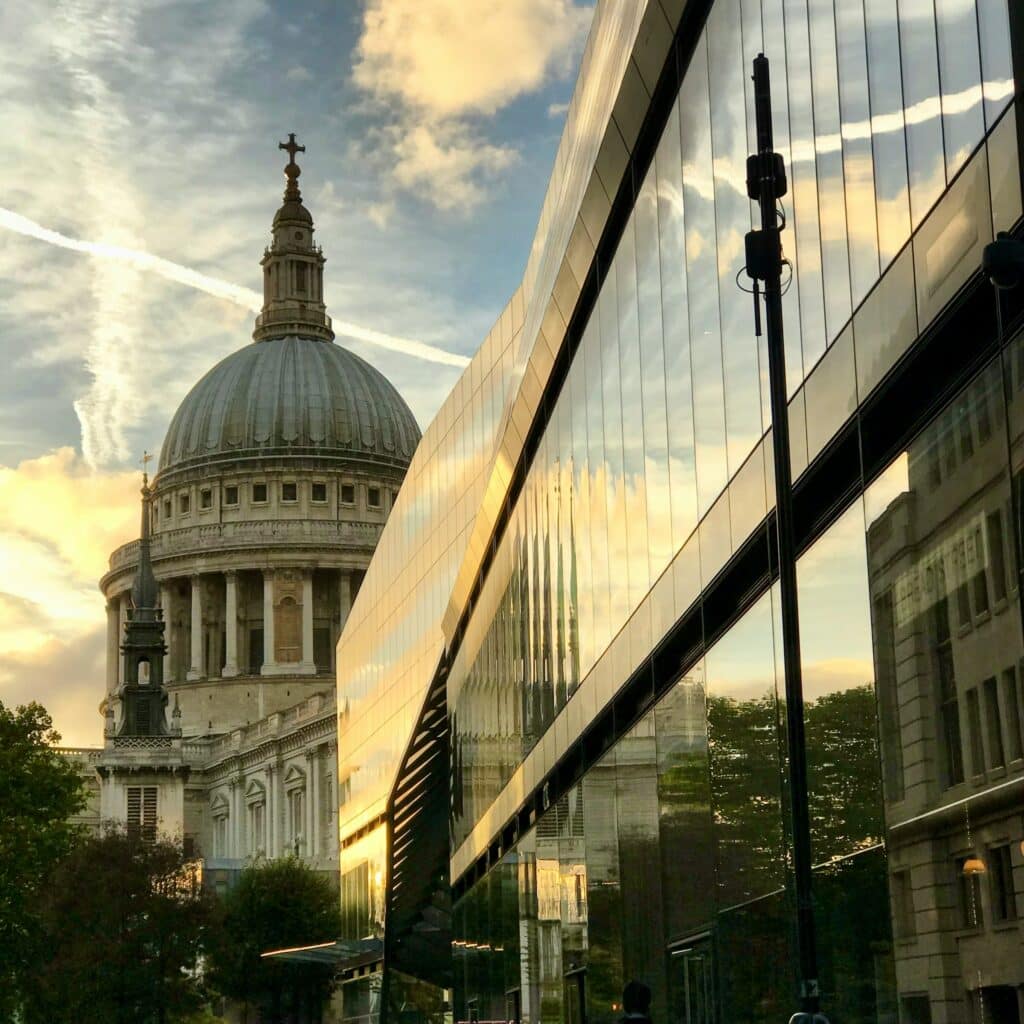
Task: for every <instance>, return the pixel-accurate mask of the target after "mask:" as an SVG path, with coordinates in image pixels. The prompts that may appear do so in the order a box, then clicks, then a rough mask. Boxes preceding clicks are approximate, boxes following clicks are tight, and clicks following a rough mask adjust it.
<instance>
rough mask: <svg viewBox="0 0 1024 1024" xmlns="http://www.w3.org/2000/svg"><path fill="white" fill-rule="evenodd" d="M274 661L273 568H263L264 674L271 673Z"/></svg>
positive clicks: (262, 670) (262, 671) (272, 672)
mask: <svg viewBox="0 0 1024 1024" xmlns="http://www.w3.org/2000/svg"><path fill="white" fill-rule="evenodd" d="M275 668H276V665H275V663H274V570H273V569H264V570H263V668H262V669H261V673H262V674H263V675H265V676H269V675H273V674H274V669H275Z"/></svg>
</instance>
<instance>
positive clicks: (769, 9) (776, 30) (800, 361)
mask: <svg viewBox="0 0 1024 1024" xmlns="http://www.w3.org/2000/svg"><path fill="white" fill-rule="evenodd" d="M782 5H783V0H763V2H762V5H761V7H762V31H763V34H764V52H765V53H766V54H771V58H770V62H771V72H772V127H773V130H774V135H775V150H776V152H778V153H779V154H781V156H782V159H783V160H784V161H785V164H786V167H787V168H788V167H792V165H793V152H792V149H791V147H790V132H789V75H788V71H787V59H786V46H787V39H786V25H785V20H784V18H783V11H782ZM756 53H757V51H755V52H754V53H753V54H751V52H750V49H749V47H748V48H747V56H748V58H752V57H753V56H756ZM746 67H747V68H749V67H750V64H749V62H748V63H747V65H746ZM744 77H745V78H746V76H744ZM750 102H751V101H750V98H749V90H748V100H747V105H748V107H749V106H750ZM750 123H751V124H752V123H753V119H752V118H751V119H750ZM748 127H749V125H748ZM747 148H748V150H749V151H750V152H753V151H754V149H755V148H756V137H755V138H754V139H753V140H751V139H750V134H749V131H748V144H747ZM792 202H793V200H792V197H790V200H789V203H788V204H786V205H785V206H784V209H786V210H787V211H789V212H790V213H792ZM795 237H796V236H795V235H794V233H793V224H792V222H791V223H790V224H789V228H788V231H787V232H784V233H783V236H782V245H783V249H784V254H785V256H786V259H788V260H789V262H790V264H791V266H792V277H791V279H790V284H789V287H788V288H787V289H786V290H785V291H784V292H783V295H782V316H783V319H784V321H785V323H786V325H787V330H786V386H787V388H788V391H789V394H790V395H791V396H792V394H793V393H794V392H795V391H796V389H797V388H798V387H800V385H801V383H802V382H803V379H804V357H803V342H802V340H801V336H800V332H801V327H800V253H799V252H798V248H797V245H796V241H795ZM767 352H768V349H767V339H766V338H762V345H761V349H760V366H761V374H762V377H763V378H764V379H765V380H767V372H768V371H767V367H768V361H767ZM761 391H762V407H763V412H762V418H763V420H764V422H765V424H766V425H767V424H768V423H769V422H770V421H771V409H770V406H769V402H768V394H767V392H768V388H767V385H765V386H763V387H762V389H761Z"/></svg>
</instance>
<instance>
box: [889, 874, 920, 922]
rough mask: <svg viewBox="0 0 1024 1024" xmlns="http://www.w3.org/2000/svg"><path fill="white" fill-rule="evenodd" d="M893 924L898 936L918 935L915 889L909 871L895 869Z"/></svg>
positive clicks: (893, 878) (893, 876)
mask: <svg viewBox="0 0 1024 1024" xmlns="http://www.w3.org/2000/svg"><path fill="white" fill-rule="evenodd" d="M892 902H893V925H894V927H895V931H896V938H898V939H911V938H913V937H914V936H915V935H917V924H916V922H915V920H914V890H913V889H912V888H911V885H910V872H909V871H894V872H893V875H892Z"/></svg>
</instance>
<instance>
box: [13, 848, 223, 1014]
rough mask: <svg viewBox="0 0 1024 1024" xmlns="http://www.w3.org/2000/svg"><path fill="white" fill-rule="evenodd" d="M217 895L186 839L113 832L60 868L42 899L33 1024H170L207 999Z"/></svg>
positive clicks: (32, 982)
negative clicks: (202, 971) (203, 980)
mask: <svg viewBox="0 0 1024 1024" xmlns="http://www.w3.org/2000/svg"><path fill="white" fill-rule="evenodd" d="M211 906H212V897H208V896H207V895H205V894H204V893H203V891H202V888H201V885H200V882H199V879H198V877H197V876H196V874H195V873H194V871H193V869H192V865H191V864H190V862H189V861H188V860H186V858H185V855H184V851H183V849H182V844H181V843H180V841H177V840H172V839H168V838H163V837H161V838H158V839H157V840H156V841H155V842H146V841H144V840H143V839H141V838H139V837H138V836H137V835H134V834H131V833H129V832H127V831H125V830H124V829H110V830H108V831H107V832H105V833H104V834H103V835H101V836H97V837H91V838H89V839H86V840H84V841H83V842H81V843H80V844H79V845H78V846H77V847H76V848H75V849H73V850H72V851H71V853H70V854H69V855H68V856H67V857H65V859H64V860H63V861H62V862H61V863H60V864H59V865H58V867H57V868H56V870H55V871H54V872H53V874H52V875H51V877H50V879H49V880H48V883H47V886H46V890H45V892H44V893H43V895H42V897H41V899H40V900H39V903H38V907H37V913H38V917H39V924H40V928H41V930H42V933H43V936H44V939H45V952H43V953H42V954H41V955H40V956H39V957H38V959H37V961H36V963H35V964H34V965H33V969H32V971H31V973H30V977H29V985H28V989H29V991H28V999H27V1001H26V1007H25V1020H26V1024H44V1022H46V1024H62V1022H67V1024H72V1022H73V1024H170V1022H176V1021H180V1020H182V1019H187V1015H189V1014H191V1013H193V1012H194V1011H195V1010H197V1009H198V1008H199V1007H200V1005H201V1003H202V1001H203V998H202V992H201V991H200V987H199V983H198V980H197V968H198V965H199V963H200V954H201V942H202V938H203V935H204V931H205V928H206V926H207V924H208V922H209V920H210V917H211V913H210V911H211Z"/></svg>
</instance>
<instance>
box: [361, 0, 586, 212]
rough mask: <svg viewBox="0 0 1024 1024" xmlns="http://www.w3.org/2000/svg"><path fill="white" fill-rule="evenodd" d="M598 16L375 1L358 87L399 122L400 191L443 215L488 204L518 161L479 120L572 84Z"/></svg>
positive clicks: (538, 7)
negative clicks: (496, 183) (492, 181)
mask: <svg viewBox="0 0 1024 1024" xmlns="http://www.w3.org/2000/svg"><path fill="white" fill-rule="evenodd" d="M591 13H592V12H591V9H590V8H587V7H578V6H576V5H575V4H574V3H572V2H571V0H509V2H508V3H504V4H493V5H485V6H481V5H479V4H467V3H465V0H370V2H369V3H368V4H367V7H366V10H365V13H364V16H363V25H362V34H361V35H360V38H359V42H358V45H357V48H356V61H355V65H354V68H353V75H352V77H353V80H354V82H355V84H356V85H357V86H358V87H359V88H360V89H362V90H363V91H364V92H365V93H366V94H367V95H369V96H371V97H372V98H373V99H374V100H376V101H377V102H378V103H379V104H380V105H381V106H382V107H384V108H386V109H388V110H390V112H391V116H392V125H391V129H392V131H391V136H392V139H391V149H392V152H391V158H392V168H391V169H392V174H393V177H394V181H395V183H396V185H397V186H398V187H399V188H402V189H405V190H407V191H409V192H412V193H414V194H416V195H419V196H420V197H421V198H424V199H426V200H427V201H429V202H431V203H433V204H434V205H435V206H438V207H439V208H441V209H455V208H459V207H461V208H469V207H472V206H474V205H476V204H477V203H479V202H480V201H481V200H482V199H483V197H484V195H485V188H484V184H485V183H486V181H487V180H488V178H491V177H493V176H494V175H496V174H498V173H500V172H501V171H503V170H505V169H507V168H508V167H509V166H511V165H512V164H513V163H514V162H515V160H516V153H515V150H514V149H513V148H512V147H509V146H495V145H492V144H490V143H488V142H487V141H486V139H485V138H484V137H483V136H482V134H481V133H480V130H479V126H478V122H479V119H480V118H481V117H488V116H491V115H493V114H495V113H497V112H498V111H499V110H502V109H503V108H505V107H507V106H508V105H509V104H510V103H512V102H513V101H514V100H516V99H518V98H519V97H521V96H524V95H527V94H529V93H533V92H536V91H537V90H538V89H540V88H541V87H542V86H544V85H545V84H546V83H547V82H548V81H549V80H551V79H552V78H557V77H564V76H565V75H567V74H568V73H569V72H570V71H571V69H572V66H573V60H574V57H575V55H576V54H577V52H578V48H579V46H580V45H581V42H582V39H583V36H584V33H585V32H586V29H587V26H588V25H589V23H590V18H591Z"/></svg>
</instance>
